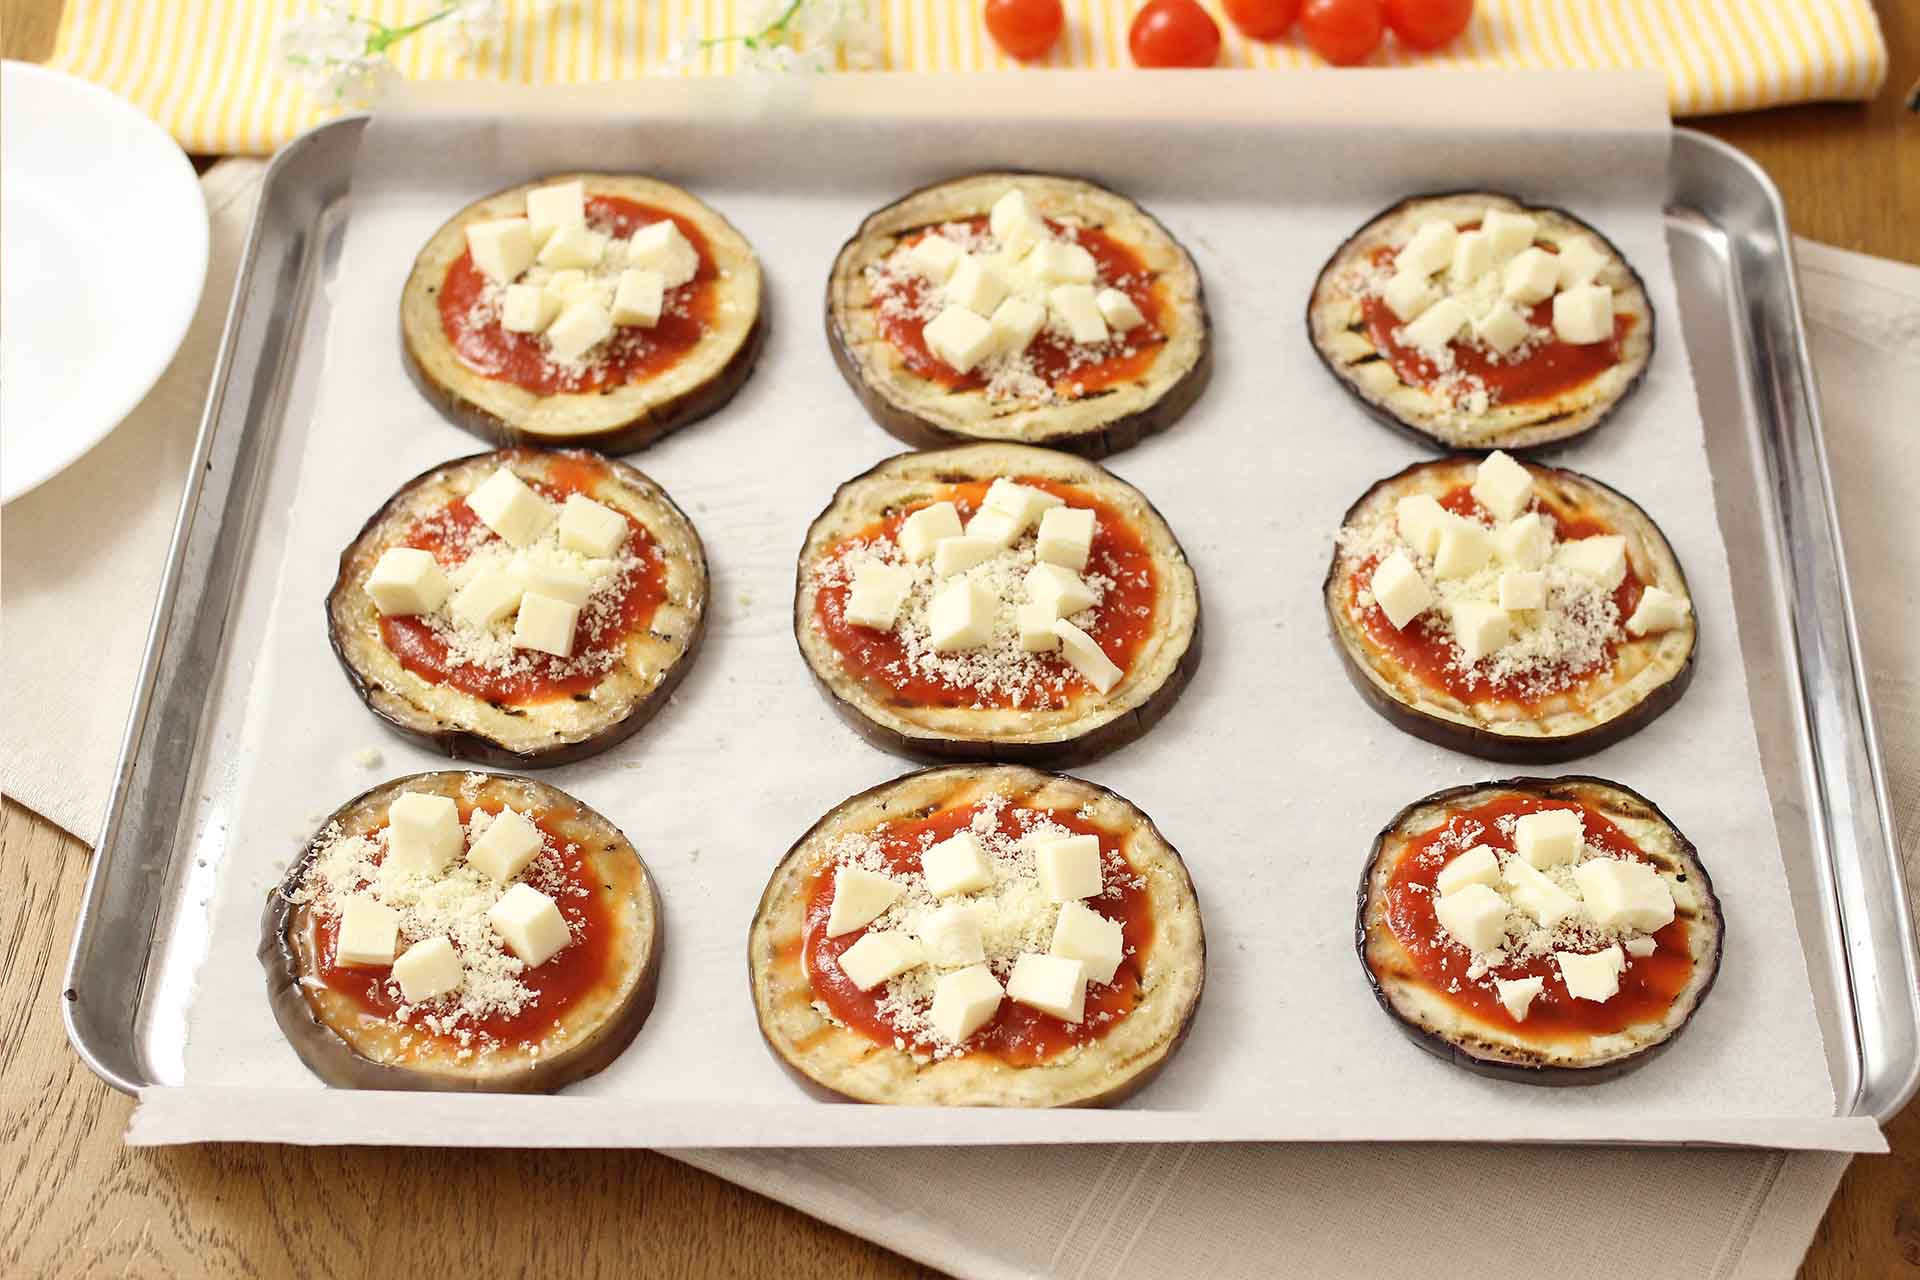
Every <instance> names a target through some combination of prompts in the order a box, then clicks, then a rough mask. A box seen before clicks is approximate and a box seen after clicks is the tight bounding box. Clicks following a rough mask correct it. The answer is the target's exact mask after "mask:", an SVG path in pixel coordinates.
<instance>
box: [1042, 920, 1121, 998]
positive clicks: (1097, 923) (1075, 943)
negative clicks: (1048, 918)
mask: <svg viewBox="0 0 1920 1280" xmlns="http://www.w3.org/2000/svg"><path fill="white" fill-rule="evenodd" d="M1047 950H1048V951H1049V952H1051V953H1052V954H1053V955H1056V956H1065V957H1066V958H1067V959H1069V960H1078V961H1079V962H1080V963H1081V964H1083V965H1085V966H1086V971H1087V981H1088V982H1098V983H1101V984H1103V985H1104V984H1106V983H1109V982H1112V981H1113V975H1114V971H1115V970H1117V969H1119V967H1120V961H1121V959H1122V958H1123V957H1124V956H1125V954H1126V941H1125V939H1124V938H1123V937H1122V936H1121V931H1120V922H1119V921H1118V920H1109V919H1107V918H1106V917H1105V916H1103V915H1101V914H1100V913H1099V912H1098V911H1094V910H1092V909H1091V908H1089V907H1086V906H1083V905H1082V904H1080V903H1079V902H1063V903H1061V904H1060V916H1059V918H1058V919H1056V920H1055V921H1054V922H1053V944H1052V945H1051V946H1049V947H1048V948H1047Z"/></svg>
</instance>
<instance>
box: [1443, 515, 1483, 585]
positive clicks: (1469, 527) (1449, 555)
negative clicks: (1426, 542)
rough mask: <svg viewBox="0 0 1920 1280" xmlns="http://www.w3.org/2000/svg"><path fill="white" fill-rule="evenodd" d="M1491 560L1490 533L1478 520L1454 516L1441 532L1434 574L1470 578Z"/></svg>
mask: <svg viewBox="0 0 1920 1280" xmlns="http://www.w3.org/2000/svg"><path fill="white" fill-rule="evenodd" d="M1492 559H1493V533H1492V531H1491V530H1489V529H1488V528H1487V527H1486V526H1485V525H1483V524H1481V523H1480V522H1479V521H1477V520H1468V519H1466V518H1464V517H1461V516H1455V517H1454V518H1453V519H1451V520H1449V521H1448V522H1447V523H1446V525H1445V526H1443V527H1442V528H1441V530H1440V545H1439V546H1438V547H1437V548H1435V550H1434V553H1433V571H1434V573H1436V574H1438V575H1439V576H1440V577H1442V578H1470V577H1472V576H1473V575H1474V574H1476V573H1478V572H1480V571H1481V570H1482V569H1484V568H1486V567H1487V562H1488V561H1489V560H1492Z"/></svg>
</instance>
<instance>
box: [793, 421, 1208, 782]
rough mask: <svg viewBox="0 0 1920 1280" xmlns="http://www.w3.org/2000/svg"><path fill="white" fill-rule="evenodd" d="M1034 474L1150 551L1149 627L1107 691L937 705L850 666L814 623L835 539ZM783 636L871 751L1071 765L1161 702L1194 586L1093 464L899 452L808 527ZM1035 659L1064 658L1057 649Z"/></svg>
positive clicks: (1196, 597) (971, 452)
mask: <svg viewBox="0 0 1920 1280" xmlns="http://www.w3.org/2000/svg"><path fill="white" fill-rule="evenodd" d="M1002 476H1005V477H1009V478H1015V479H1018V478H1020V477H1029V478H1038V479H1046V480H1053V481H1058V482H1060V483H1062V484H1068V485H1073V486H1076V487H1078V488H1081V489H1084V490H1085V491H1086V492H1087V493H1088V494H1089V495H1090V496H1092V497H1093V498H1095V499H1097V500H1098V501H1099V502H1101V503H1102V504H1103V505H1104V506H1106V507H1107V508H1109V509H1110V510H1114V511H1118V512H1119V513H1121V515H1122V516H1123V517H1124V519H1125V520H1126V521H1127V523H1128V524H1129V525H1130V526H1131V528H1132V529H1133V530H1134V531H1135V532H1136V533H1138V534H1139V535H1140V537H1141V539H1142V540H1143V541H1144V542H1145V544H1146V545H1147V547H1148V548H1149V549H1150V550H1151V551H1152V552H1153V555H1154V567H1155V570H1156V573H1157V577H1158V583H1157V599H1156V601H1155V605H1154V613H1155V620H1154V624H1153V630H1152V633H1151V634H1150V635H1149V636H1148V638H1147V639H1146V641H1145V642H1144V643H1143V645H1142V647H1141V649H1140V651H1139V652H1138V653H1137V654H1135V656H1134V660H1133V662H1132V664H1131V665H1130V667H1129V668H1128V670H1127V672H1126V674H1125V675H1124V676H1123V677H1122V678H1121V680H1120V682H1119V683H1118V684H1116V685H1114V686H1113V687H1112V688H1111V689H1109V690H1108V691H1107V692H1106V693H1104V694H1101V693H1097V692H1095V691H1094V690H1093V689H1092V688H1091V687H1083V688H1082V689H1081V690H1080V691H1079V692H1078V693H1077V694H1075V695H1074V696H1073V699H1072V702H1071V704H1070V705H1069V706H1066V707H1063V708H1058V709H1043V708H1031V709H1020V708H1014V707H946V706H936V705H928V704H925V703H920V702H915V701H913V700H911V699H910V698H908V697H907V696H905V695H903V694H901V693H898V692H896V691H895V690H893V689H891V688H888V687H886V686H885V685H883V684H881V683H879V682H877V681H871V680H869V679H867V678H866V677H865V676H864V675H862V674H861V673H859V672H856V671H853V670H850V669H849V668H848V667H847V666H846V664H845V663H844V662H843V661H842V659H841V655H840V653H839V651H838V650H836V649H835V648H834V646H833V643H832V642H831V641H830V640H829V639H828V638H827V636H826V635H825V634H823V632H822V631H821V629H820V627H819V626H818V624H817V622H816V612H815V610H816V605H817V602H818V597H819V593H820V588H821V583H820V579H819V576H818V574H817V573H816V569H818V567H819V566H820V565H822V564H823V563H824V562H825V561H826V560H827V559H828V558H829V552H830V551H831V550H832V549H833V548H834V547H835V546H836V545H837V544H838V543H840V542H841V541H842V540H844V539H846V538H847V537H849V536H851V535H853V534H855V533H857V532H859V531H860V530H863V529H865V528H868V527H869V526H871V525H873V524H875V523H877V522H879V521H881V520H883V519H885V518H886V517H888V516H889V515H892V514H895V513H898V512H900V511H903V510H908V509H912V508H917V507H921V506H925V505H927V504H928V503H930V502H933V501H937V500H940V499H941V498H942V497H943V496H944V494H945V491H946V487H947V486H949V485H953V484H961V483H966V482H968V481H980V480H987V481H990V480H992V479H994V478H997V477H1002ZM793 631H794V638H795V640H796V641H797V642H798V644H799V646H800V653H801V656H802V657H804V658H805V659H806V660H807V666H808V667H809V668H810V669H811V670H812V672H813V674H814V678H815V679H816V680H817V681H818V682H819V685H820V689H821V692H822V693H824V694H825V695H826V697H827V699H828V701H829V702H831V703H832V704H833V706H834V709H835V710H836V711H838V712H839V713H840V715H841V717H842V718H843V719H845V720H846V721H847V723H848V724H850V725H852V726H853V727H854V729H856V730H857V731H858V732H859V733H860V735H861V736H862V737H864V738H866V739H867V740H868V741H869V742H871V743H873V744H874V745H875V746H877V747H880V748H881V749H882V750H885V751H891V752H893V753H895V754H897V755H903V756H906V757H908V758H910V759H916V760H926V761H930V762H939V761H944V760H997V761H1003V762H1014V763H1020V764H1032V765H1046V766H1050V767H1070V766H1072V765H1076V764H1080V763H1084V762H1085V761H1088V760H1092V759H1094V758H1095V757H1097V756H1101V755H1104V754H1106V753H1107V752H1109V751H1113V750H1115V749H1117V748H1119V747H1121V746H1123V745H1125V744H1126V743H1128V742H1131V741H1133V740H1134V739H1135V738H1137V737H1139V736H1140V735H1141V734H1143V733H1145V732H1146V731H1147V729H1148V728H1150V727H1151V726H1152V725H1153V724H1154V723H1155V722H1156V721H1157V720H1159V718H1160V717H1161V716H1162V715H1164V714H1166V712H1167V710H1168V709H1169V708H1170V707H1172V705H1173V703H1174V701H1175V699H1177V698H1178V697H1179V695H1180V692H1181V690H1182V689H1184V688H1185V687H1186V684H1187V681H1188V680H1189V679H1190V678H1191V677H1192V675H1193V672H1194V669H1195V668H1196V667H1198V666H1199V662H1200V637H1201V627H1200V593H1199V586H1198V584H1197V583H1196V581H1195V579H1194V574H1193V566H1192V565H1191V564H1189V563H1188V561H1187V556H1186V552H1185V551H1184V550H1182V549H1181V546H1180V543H1179V540H1178V539H1176V538H1175V537H1174V535H1173V530H1172V529H1171V528H1169V527H1168V525H1167V522H1166V521H1165V519H1163V518H1162V517H1161V515H1160V513H1159V512H1158V511H1156V510H1155V509H1154V507H1153V504H1152V503H1150V502H1148V501H1147V499H1146V496H1145V495H1144V494H1142V493H1141V492H1140V491H1139V490H1138V489H1136V488H1134V487H1133V486H1132V485H1130V484H1128V483H1126V482H1125V481H1124V480H1121V479H1120V478H1119V477H1118V476H1115V475H1114V474H1113V473H1112V472H1110V471H1108V470H1106V469H1105V468H1104V467H1101V466H1100V465H1098V464H1097V463H1093V462H1088V461H1085V460H1084V459H1081V458H1076V457H1073V456H1072V455H1069V454H1064V453H1059V452H1056V451H1054V450H1050V449H1035V448H1029V447H1027V446H1024V445H1010V444H976V445H963V446H961V447H959V448H955V449H942V450H935V451H930V452H922V453H902V454H896V455H895V456H893V457H891V458H889V459H887V460H886V461H885V462H882V463H880V464H879V465H878V466H876V467H874V468H873V469H872V470H870V471H867V472H864V473H863V474H861V475H859V476H856V477H855V478H853V479H852V480H849V481H847V482H846V483H845V484H843V485H841V486H840V488H839V489H838V490H836V491H835V493H834V496H833V501H832V502H831V503H829V504H828V506H827V509H826V510H825V511H823V512H821V513H820V515H819V516H817V517H816V518H815V519H814V521H813V524H812V525H810V526H809V527H808V529H807V537H806V542H805V543H804V544H803V545H802V547H801V549H800V564H799V573H798V582H797V585H796V587H795V590H794V608H793ZM1043 661H1045V662H1047V663H1053V664H1058V665H1059V666H1060V667H1061V668H1062V669H1063V670H1065V669H1068V668H1066V667H1065V660H1064V659H1062V658H1061V657H1060V656H1059V655H1058V654H1057V653H1056V654H1054V655H1050V656H1046V657H1045V658H1043Z"/></svg>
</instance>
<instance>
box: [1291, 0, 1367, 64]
mask: <svg viewBox="0 0 1920 1280" xmlns="http://www.w3.org/2000/svg"><path fill="white" fill-rule="evenodd" d="M1385 33H1386V19H1385V18H1384V17H1383V16H1382V15H1381V12H1380V0H1307V2H1306V3H1305V4H1304V5H1302V6H1301V7H1300V34H1301V35H1303V36H1305V37H1306V38H1307V43H1308V44H1309V45H1312V46H1313V51H1314V52H1315V53H1317V54H1319V55H1320V56H1321V57H1323V58H1325V59H1326V60H1327V61H1328V62H1331V63H1332V64H1333V65H1334V66H1336V67H1345V66H1351V65H1352V64H1354V63H1356V62H1360V61H1363V60H1364V59H1365V58H1366V56H1367V55H1368V54H1370V53H1372V52H1373V51H1374V50H1375V49H1378V48H1379V47H1380V37H1381V36H1382V35H1384V34H1385Z"/></svg>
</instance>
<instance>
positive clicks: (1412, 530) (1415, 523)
mask: <svg viewBox="0 0 1920 1280" xmlns="http://www.w3.org/2000/svg"><path fill="white" fill-rule="evenodd" d="M1393 520H1394V528H1395V530H1396V531H1397V532H1398V533H1399V534H1400V537H1401V538H1402V539H1404V540H1405V542H1406V544H1407V545H1408V546H1410V547H1412V548H1413V549H1414V550H1415V551H1417V552H1419V553H1420V554H1421V555H1423V556H1425V557H1427V559H1429V560H1431V559H1433V556H1434V553H1435V552H1437V551H1439V550H1440V533H1441V531H1442V530H1444V529H1445V528H1446V527H1447V525H1448V524H1449V523H1450V522H1451V521H1452V520H1453V513H1452V512H1450V511H1448V510H1447V509H1446V508H1445V507H1443V506H1441V505H1440V502H1439V500H1438V499H1436V498H1435V497H1434V496H1433V495H1432V494H1430V493H1415V494H1409V495H1408V496H1406V497H1404V498H1402V499H1400V501H1398V502H1396V503H1394V505H1393Z"/></svg>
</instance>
